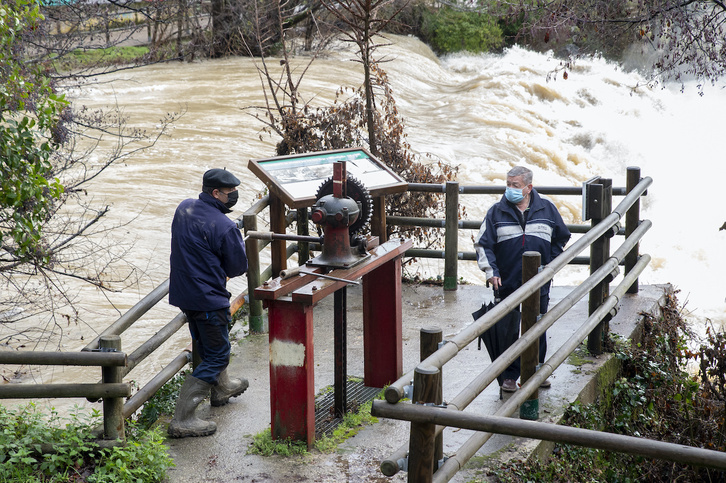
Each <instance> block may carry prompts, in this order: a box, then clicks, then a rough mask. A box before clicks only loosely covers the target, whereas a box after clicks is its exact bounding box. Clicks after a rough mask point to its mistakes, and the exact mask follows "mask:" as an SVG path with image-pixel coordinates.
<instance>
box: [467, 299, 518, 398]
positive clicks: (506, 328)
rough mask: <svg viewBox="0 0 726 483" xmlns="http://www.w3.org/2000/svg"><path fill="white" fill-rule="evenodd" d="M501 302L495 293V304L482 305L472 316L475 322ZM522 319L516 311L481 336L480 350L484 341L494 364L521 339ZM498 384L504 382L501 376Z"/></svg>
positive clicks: (498, 377) (498, 378)
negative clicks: (520, 327) (520, 324)
mask: <svg viewBox="0 0 726 483" xmlns="http://www.w3.org/2000/svg"><path fill="white" fill-rule="evenodd" d="M500 300H501V299H500V298H499V292H498V291H495V292H494V301H493V302H489V304H488V305H484V304H482V305H481V308H480V309H479V310H477V311H476V312H474V313H472V314H471V315H472V317H474V320H477V319H479V317H481V316H482V315H484V314H486V313H487V312H489V311H490V310H491V309H493V308H494V306H495V305H496V304H498V303H499V302H500ZM520 318H521V317H520V313H519V309H514V310H512V311H511V312H509V313H508V314H507V315H505V316H504V317H502V318H501V319H499V321H498V322H497V323H496V324H494V326H492V327H490V328H489V330H486V331H484V332H483V333H482V334H481V335H480V336H479V350H481V343H482V341H484V345H485V346H486V348H487V352H489V358H490V359H491V360H492V362H494V360H495V359H496V358H497V357H499V356H500V355H502V353H503V352H504V351H505V350H507V349H508V348H509V346H511V345H512V344H514V342H515V341H516V340H517V339H518V338H519V321H520ZM497 382H499V385H500V386H501V385H502V383H503V382H504V378H503V377H502V375H501V374H500V375H498V376H497Z"/></svg>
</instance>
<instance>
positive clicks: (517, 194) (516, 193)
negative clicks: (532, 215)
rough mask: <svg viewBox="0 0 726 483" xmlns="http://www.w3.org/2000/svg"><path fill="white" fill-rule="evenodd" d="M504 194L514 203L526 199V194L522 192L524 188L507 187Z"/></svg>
mask: <svg viewBox="0 0 726 483" xmlns="http://www.w3.org/2000/svg"><path fill="white" fill-rule="evenodd" d="M504 196H506V197H507V200H509V201H511V202H512V203H515V204H516V203H519V202H520V201H522V200H523V199H524V195H523V194H522V189H521V188H520V189H517V188H510V187H507V189H506V191H504Z"/></svg>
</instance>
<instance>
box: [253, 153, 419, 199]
mask: <svg viewBox="0 0 726 483" xmlns="http://www.w3.org/2000/svg"><path fill="white" fill-rule="evenodd" d="M337 161H346V171H347V173H348V175H349V176H353V177H354V178H356V179H357V180H358V181H360V182H361V183H362V184H363V186H365V187H366V189H367V190H368V191H369V192H370V194H371V196H374V197H375V196H381V195H385V194H390V193H398V192H401V191H405V190H406V187H407V186H408V183H406V182H405V181H404V180H403V179H402V178H401V177H400V176H399V175H397V174H396V173H394V172H393V171H391V170H390V168H388V166H386V165H385V164H383V163H382V162H381V161H379V160H378V159H376V158H375V157H374V156H373V155H372V154H370V153H369V152H368V151H366V150H365V149H363V148H352V149H341V150H335V151H321V152H317V153H307V154H298V155H293V156H279V157H275V158H266V159H253V160H250V162H249V165H248V167H249V169H250V171H252V172H253V173H255V175H256V176H257V177H258V178H260V179H261V180H262V181H264V182H265V184H266V185H267V187H268V188H269V189H270V191H271V192H272V193H274V194H276V195H277V196H279V197H280V198H281V199H282V201H284V202H285V204H286V205H288V206H289V207H291V208H302V207H304V206H311V205H312V204H313V203H314V202H315V194H316V193H317V191H318V188H319V187H320V185H321V184H322V183H323V182H324V181H325V180H327V179H328V178H332V177H333V164H334V163H336V162H337Z"/></svg>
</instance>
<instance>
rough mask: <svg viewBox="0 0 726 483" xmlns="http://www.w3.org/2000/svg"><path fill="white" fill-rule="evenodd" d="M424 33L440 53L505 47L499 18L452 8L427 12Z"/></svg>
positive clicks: (423, 26)
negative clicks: (497, 19) (498, 21)
mask: <svg viewBox="0 0 726 483" xmlns="http://www.w3.org/2000/svg"><path fill="white" fill-rule="evenodd" d="M421 34H422V36H423V39H424V41H426V42H427V43H428V44H429V45H430V46H431V48H432V49H433V50H434V51H435V52H436V53H438V54H446V53H450V52H458V51H460V50H467V51H469V52H473V53H478V52H488V51H490V50H494V49H498V48H500V47H502V45H503V44H504V35H503V33H502V29H501V27H500V26H499V25H498V24H497V21H496V19H494V18H493V17H491V16H489V15H486V14H482V13H478V12H466V11H461V10H454V9H452V8H450V7H444V8H442V9H439V10H428V11H426V12H424V15H423V25H422V26H421Z"/></svg>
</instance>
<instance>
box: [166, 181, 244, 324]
mask: <svg viewBox="0 0 726 483" xmlns="http://www.w3.org/2000/svg"><path fill="white" fill-rule="evenodd" d="M229 211H230V210H229V209H228V208H227V207H226V206H224V203H222V202H221V201H219V200H218V199H216V198H214V197H213V196H211V195H209V194H207V193H200V194H199V199H196V200H195V199H188V200H184V201H182V202H181V203H180V204H179V206H178V207H177V209H176V213H174V220H173V221H172V223H171V259H170V266H171V275H170V276H169V303H170V304H171V305H174V306H176V307H179V308H180V309H183V310H197V311H202V312H206V311H213V310H219V309H223V308H225V307H229V297H230V293H229V292H228V291H227V277H229V278H232V277H236V276H238V275H242V274H243V273H245V272H246V271H247V254H246V253H245V245H244V241H243V239H242V234H241V233H240V231H239V229H238V228H237V225H236V224H235V223H234V221H232V220H230V219H229V218H228V217H227V216H226V215H225V213H229Z"/></svg>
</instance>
